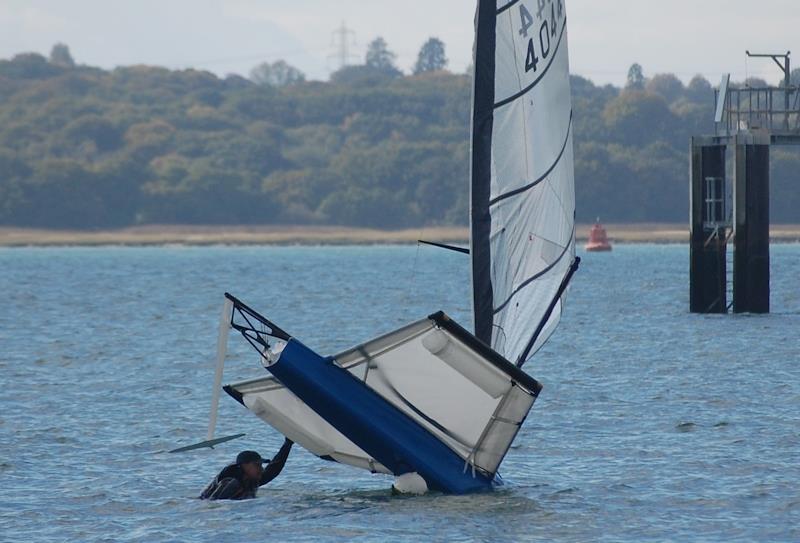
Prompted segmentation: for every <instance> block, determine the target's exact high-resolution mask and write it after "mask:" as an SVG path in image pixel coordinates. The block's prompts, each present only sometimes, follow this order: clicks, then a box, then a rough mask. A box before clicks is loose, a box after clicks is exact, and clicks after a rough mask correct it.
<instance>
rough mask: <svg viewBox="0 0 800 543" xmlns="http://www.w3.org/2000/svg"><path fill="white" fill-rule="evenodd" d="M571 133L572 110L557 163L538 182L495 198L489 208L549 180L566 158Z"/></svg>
mask: <svg viewBox="0 0 800 543" xmlns="http://www.w3.org/2000/svg"><path fill="white" fill-rule="evenodd" d="M571 132H572V110H570V111H569V123H568V124H567V137H566V138H564V144H563V145H562V146H561V151H559V153H558V156H557V157H556V160H555V162H553V164H551V165H550V167H549V168H548V169H547V171H546V172H544V173H543V174H542V175H541V177H539V178H538V179H536V181H533V182H531V183H529V184H527V185H525V186H523V187H520V188H518V189H514V190H512V191H509V192H506V193H505V194H501V195H500V196H498V197H497V198H494V199H493V200H490V201H489V206H490V207H491V206H493V205H494V204H496V203H498V202H500V201H502V200H505V199H506V198H511V197H512V196H516V195H517V194H520V193H522V192H525V191H528V190H530V189H532V188H533V187H535V186H536V185H538V184H539V183H541V182H542V181H544V180H545V179H547V176H548V175H550V174H551V173H553V170H555V169H556V166H558V164H559V163H560V162H561V158H562V157H563V156H564V151H566V149H567V144H568V143H569V135H570V133H571Z"/></svg>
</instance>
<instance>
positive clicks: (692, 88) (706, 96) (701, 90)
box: [686, 75, 714, 103]
mask: <svg viewBox="0 0 800 543" xmlns="http://www.w3.org/2000/svg"><path fill="white" fill-rule="evenodd" d="M686 96H687V98H689V100H691V101H692V102H697V103H708V102H711V101H713V100H714V89H713V88H712V87H711V83H709V82H708V80H707V79H706V78H705V77H703V76H702V75H696V76H694V77H693V78H692V80H691V81H689V85H688V86H687V87H686Z"/></svg>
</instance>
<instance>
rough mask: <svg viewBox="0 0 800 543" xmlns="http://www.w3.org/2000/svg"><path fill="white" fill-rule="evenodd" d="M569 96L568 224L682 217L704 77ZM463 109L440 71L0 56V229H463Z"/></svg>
mask: <svg viewBox="0 0 800 543" xmlns="http://www.w3.org/2000/svg"><path fill="white" fill-rule="evenodd" d="M573 94H574V103H575V138H576V139H575V143H576V175H577V179H576V181H577V198H578V219H579V221H582V222H587V221H591V220H592V219H594V217H595V216H600V217H602V219H603V220H606V221H609V222H636V221H651V222H684V221H686V220H687V206H688V202H687V186H688V179H687V175H688V174H687V172H688V156H687V155H688V146H689V136H690V135H691V134H693V133H697V132H708V131H710V130H711V128H712V126H711V118H712V102H713V93H712V90H711V86H710V84H709V83H708V82H707V81H705V80H704V79H702V78H695V79H694V80H693V81H692V82H691V84H690V85H689V86H688V87H684V85H683V84H681V82H680V81H679V80H677V79H676V78H675V77H673V76H671V75H658V76H655V77H653V78H652V79H649V80H646V81H645V80H643V81H640V82H638V83H636V82H635V84H632V85H631V86H630V87H629V88H627V89H624V90H622V89H619V88H615V87H611V86H605V87H597V86H595V85H593V84H592V83H591V82H590V81H588V80H586V79H583V78H580V77H574V78H573ZM469 102H470V79H469V77H468V76H465V75H457V74H451V73H447V72H443V71H436V72H429V73H423V74H421V75H417V76H403V75H402V74H400V73H399V72H396V71H395V72H391V71H384V72H381V71H379V70H370V69H369V67H367V66H363V67H355V68H348V69H346V70H345V71H343V72H340V73H338V74H334V77H333V78H332V82H325V83H323V82H303V81H299V82H294V83H290V84H288V85H284V86H277V87H276V86H270V85H269V84H265V83H263V82H262V84H256V83H253V82H252V81H250V80H248V79H244V78H242V77H238V76H230V77H227V78H225V79H219V78H217V77H216V76H214V75H212V74H210V73H207V72H200V71H194V70H186V71H170V70H167V69H164V68H158V67H147V66H133V67H126V68H118V69H115V70H112V71H104V70H101V69H97V68H91V67H86V66H74V65H73V63H72V62H71V59H69V61H66V62H65V61H60V60H59V59H58V58H56V59H50V60H48V59H47V58H45V57H43V56H40V55H36V54H23V55H18V56H17V57H15V58H14V59H12V60H5V61H0V224H4V225H14V226H35V227H50V228H88V229H91V228H109V227H123V226H130V225H137V224H151V223H171V224H335V225H350V226H366V227H380V228H403V227H413V226H419V225H457V224H465V223H466V222H467V220H468V205H469V196H468V190H467V187H468V173H469V160H468V157H469V109H470V103H469ZM773 172H774V173H773V179H772V187H773V196H774V198H773V207H772V218H773V221H774V222H794V223H800V190H798V172H800V157H798V155H797V154H792V153H790V152H788V151H777V152H775V153H774V154H773Z"/></svg>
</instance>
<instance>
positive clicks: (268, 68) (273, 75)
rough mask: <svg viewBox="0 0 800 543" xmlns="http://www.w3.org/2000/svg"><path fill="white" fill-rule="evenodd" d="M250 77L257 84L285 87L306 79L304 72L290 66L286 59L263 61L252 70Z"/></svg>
mask: <svg viewBox="0 0 800 543" xmlns="http://www.w3.org/2000/svg"><path fill="white" fill-rule="evenodd" d="M250 79H252V80H253V82H254V83H256V84H257V85H265V86H268V87H285V86H287V85H293V84H295V83H302V82H303V81H305V80H306V76H305V74H304V73H303V72H301V71H300V70H298V69H297V68H295V67H294V66H290V65H289V64H287V63H286V61H284V60H278V61H276V62H273V63H269V62H263V63H261V64H259V65H258V66H256V67H255V68H253V69H252V70H251V71H250Z"/></svg>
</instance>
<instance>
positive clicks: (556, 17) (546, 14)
mask: <svg viewBox="0 0 800 543" xmlns="http://www.w3.org/2000/svg"><path fill="white" fill-rule="evenodd" d="M536 3H537V8H538V9H537V10H536V18H534V16H533V14H531V12H530V11H528V8H527V7H525V4H524V3H522V2H520V5H519V17H520V22H521V26H520V29H519V35H520V36H522V38H523V39H527V40H528V48H527V52H526V54H525V71H526V72H530V71H531V70H533V71H534V72H536V69H537V67H538V65H539V56H538V55H537V51H538V52H539V54H540V55H541V56H542V60H547V57H549V56H550V45H551V40H552V39H553V38H555V37H556V34H557V33H558V22H559V21H560V20H561V19H562V17H563V15H564V4H563V2H562V0H536ZM548 8H549V9H548ZM537 20H539V21H541V23H540V25H539V31H538V32H536V30H535V29H534V30H533V31H531V27H533V26H535V24H536V21H537ZM531 34H532V35H531Z"/></svg>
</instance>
